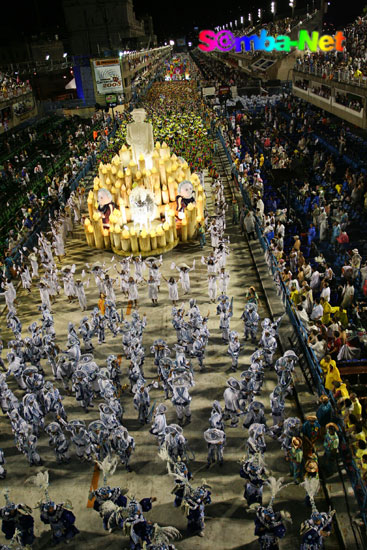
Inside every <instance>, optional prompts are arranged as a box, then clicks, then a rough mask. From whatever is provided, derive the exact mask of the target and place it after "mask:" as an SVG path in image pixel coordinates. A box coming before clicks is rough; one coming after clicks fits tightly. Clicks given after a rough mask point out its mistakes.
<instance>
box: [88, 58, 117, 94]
mask: <svg viewBox="0 0 367 550" xmlns="http://www.w3.org/2000/svg"><path fill="white" fill-rule="evenodd" d="M93 65H94V76H95V79H96V87H97V92H98V93H99V94H108V93H110V92H117V93H122V92H123V91H124V90H123V87H122V77H121V67H120V61H119V59H118V58H117V59H97V60H95V61H93Z"/></svg>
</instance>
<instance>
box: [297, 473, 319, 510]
mask: <svg viewBox="0 0 367 550" xmlns="http://www.w3.org/2000/svg"><path fill="white" fill-rule="evenodd" d="M301 485H302V487H303V488H304V490H305V491H306V493H307V494H308V496H309V499H310V502H311V507H312V514H318V513H319V511H318V509H317V508H316V504H315V495H316V494H317V493H318V490H319V488H320V482H319V480H318V479H317V478H316V477H306V479H305V480H304V481H303V483H301Z"/></svg>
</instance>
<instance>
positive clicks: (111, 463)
mask: <svg viewBox="0 0 367 550" xmlns="http://www.w3.org/2000/svg"><path fill="white" fill-rule="evenodd" d="M96 463H97V465H98V468H99V469H100V470H101V471H102V472H103V485H107V478H108V477H111V476H113V474H114V473H115V471H116V468H117V463H118V460H117V457H116V456H114V457H112V456H111V455H107V456H106V458H104V459H103V460H102V462H99V460H96Z"/></svg>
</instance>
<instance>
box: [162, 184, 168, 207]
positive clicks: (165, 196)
mask: <svg viewBox="0 0 367 550" xmlns="http://www.w3.org/2000/svg"><path fill="white" fill-rule="evenodd" d="M162 202H163V204H168V203H169V195H168V189H167V185H163V186H162Z"/></svg>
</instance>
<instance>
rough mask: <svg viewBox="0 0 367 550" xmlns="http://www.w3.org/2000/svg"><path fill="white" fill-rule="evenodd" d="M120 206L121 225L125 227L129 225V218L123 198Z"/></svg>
mask: <svg viewBox="0 0 367 550" xmlns="http://www.w3.org/2000/svg"><path fill="white" fill-rule="evenodd" d="M118 204H119V209H120V212H121V223H122V225H125V224H126V223H127V217H126V208H125V202H124V199H122V198H121V199H120V200H119V203H118Z"/></svg>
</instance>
